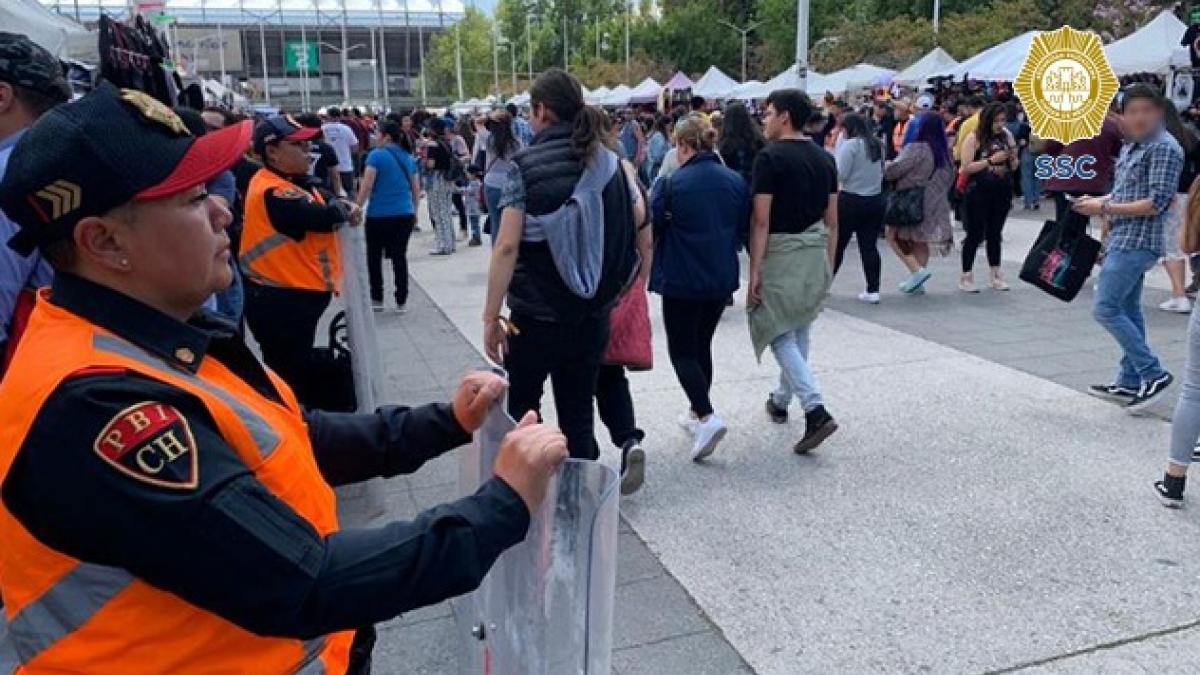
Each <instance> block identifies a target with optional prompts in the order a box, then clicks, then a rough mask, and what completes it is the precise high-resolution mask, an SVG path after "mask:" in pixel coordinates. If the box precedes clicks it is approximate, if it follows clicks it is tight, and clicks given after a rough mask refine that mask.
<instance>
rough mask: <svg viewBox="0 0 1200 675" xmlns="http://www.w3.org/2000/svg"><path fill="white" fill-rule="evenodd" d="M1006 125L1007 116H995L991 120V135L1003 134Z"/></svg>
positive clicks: (1001, 114)
mask: <svg viewBox="0 0 1200 675" xmlns="http://www.w3.org/2000/svg"><path fill="white" fill-rule="evenodd" d="M1006 124H1008V115H1006V114H1004V113H1000V114H999V115H996V119H994V120H992V133H993V134H999V133H1003V132H1004V125H1006Z"/></svg>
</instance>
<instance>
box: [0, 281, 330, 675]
mask: <svg viewBox="0 0 1200 675" xmlns="http://www.w3.org/2000/svg"><path fill="white" fill-rule="evenodd" d="M42 293H43V295H42V296H41V297H39V299H38V303H37V307H36V308H35V309H34V311H33V314H32V316H31V317H30V323H29V327H28V329H27V332H26V334H25V337H24V338H23V339H22V340H21V344H20V346H19V347H18V348H17V358H16V359H15V360H14V361H13V365H12V367H11V369H10V370H9V371H8V374H7V376H6V377H5V379H4V382H3V384H0V482H2V481H3V480H4V478H5V477H6V476H7V475H8V472H9V469H10V467H11V466H12V462H13V459H14V457H15V456H16V454H17V451H18V450H19V449H20V447H21V444H22V442H23V440H24V439H25V436H26V434H27V433H28V431H29V429H30V428H31V427H32V425H33V423H34V420H35V418H36V416H37V414H38V411H39V410H40V409H41V407H42V405H43V404H44V402H45V401H46V399H47V398H48V397H49V396H50V395H51V393H53V392H54V390H55V389H57V388H58V386H59V384H60V383H61V382H63V381H64V380H65V379H67V378H69V377H70V376H71V375H72V374H73V373H78V372H79V371H81V370H83V369H85V368H92V367H119V368H124V369H126V370H129V371H133V372H136V373H139V374H141V375H144V376H146V377H149V378H152V379H154V380H157V381H159V382H163V383H165V384H168V385H170V386H173V387H177V388H179V389H182V390H184V391H186V392H188V393H190V394H192V395H193V396H195V397H196V398H198V399H199V400H200V401H202V402H203V403H204V406H205V407H206V408H207V409H208V412H209V413H210V414H211V415H212V418H213V419H214V420H215V421H216V424H217V427H218V428H219V430H220V432H221V435H222V436H223V437H224V438H225V440H226V441H227V442H228V443H229V445H230V446H231V447H232V448H233V449H234V451H236V452H237V454H238V456H239V457H240V458H241V460H242V461H243V462H245V464H246V466H247V467H249V469H250V470H251V471H252V472H253V473H254V476H255V477H256V478H257V479H258V480H259V481H260V482H261V483H262V484H263V485H265V486H266V487H267V489H268V490H270V491H271V492H272V493H273V494H274V495H275V496H276V497H278V498H279V499H281V500H282V501H283V502H284V503H286V504H288V505H289V506H290V507H291V508H292V509H293V510H294V511H295V512H296V513H298V514H300V516H301V517H302V518H304V519H305V520H307V521H308V522H309V523H311V524H312V526H313V527H314V528H315V529H316V530H317V531H318V532H319V533H320V534H321V535H322V536H324V535H328V534H329V533H331V532H334V531H336V530H337V529H338V523H337V514H336V511H335V505H334V495H333V490H332V489H331V488H330V487H329V485H328V484H327V483H326V482H325V481H324V479H323V478H322V477H321V474H320V471H319V470H318V468H317V463H316V459H315V457H314V456H313V450H312V445H311V443H310V441H309V437H308V430H307V427H306V425H305V422H304V419H303V417H302V416H301V413H300V407H299V405H298V404H297V403H296V399H295V397H294V396H293V395H292V392H291V390H290V389H288V387H287V385H286V384H284V383H283V381H282V380H280V379H279V378H278V377H275V376H274V374H272V375H271V379H272V381H273V382H274V384H275V387H276V388H277V389H278V390H279V391H280V392H281V393H282V394H283V398H284V400H285V402H286V405H279V404H278V403H275V402H272V401H269V400H267V399H265V398H263V397H262V396H261V395H260V394H258V393H257V392H255V391H254V390H253V389H252V388H251V386H250V385H249V384H246V383H245V382H244V381H243V380H241V379H240V378H238V377H237V376H236V375H234V374H233V373H232V372H231V371H230V370H229V369H227V368H226V367H225V366H223V365H222V364H221V363H219V362H218V361H217V360H216V359H204V360H203V361H202V362H201V365H200V369H199V370H198V371H197V373H196V374H194V375H193V374H191V373H189V372H186V371H182V370H178V369H175V368H173V367H171V366H168V365H167V364H166V363H164V362H163V361H161V360H160V359H158V358H157V357H155V356H153V355H151V354H150V353H148V352H146V351H143V350H142V349H140V348H139V347H136V346H134V345H133V344H131V343H129V342H127V341H125V340H123V339H121V338H119V337H117V336H115V335H113V334H111V333H109V332H107V331H105V330H103V329H101V328H98V327H97V326H95V325H93V324H91V323H89V322H88V321H86V320H85V319H82V318H80V317H78V316H76V315H74V314H72V313H70V312H68V311H67V310H65V309H62V308H60V307H56V306H55V305H53V304H51V303H50V302H48V301H47V299H46V296H45V295H44V294H45V291H43V292H42ZM34 451H35V452H36V451H44V452H53V451H54V448H38V449H35V450H34ZM55 498H57V499H70V498H71V496H70V495H58V496H57V497H55ZM118 526H120V527H136V526H137V524H136V523H123V524H120V525H118ZM0 594H2V595H3V598H4V619H5V622H6V623H7V632H4V631H0V673H5V674H7V673H13V672H16V673H28V674H30V675H36V674H39V673H54V674H56V675H57V674H58V673H121V675H151V674H160V673H172V674H186V673H197V674H199V673H231V674H232V673H239V674H240V673H246V674H250V673H254V674H258V673H263V674H268V675H274V674H276V673H279V674H283V673H301V674H303V675H318V674H319V675H335V674H336V675H343V674H344V673H345V672H346V669H347V668H348V666H349V658H350V657H349V654H350V643H351V641H352V639H353V633H352V632H340V633H333V634H330V635H326V636H323V637H320V638H315V639H311V640H298V639H287V638H271V637H261V636H258V635H255V634H253V633H251V632H249V631H246V630H244V629H242V628H240V627H238V626H236V625H234V624H233V623H230V622H229V621H227V620H225V619H223V618H221V617H220V616H217V615H216V614H213V613H212V612H209V611H207V610H204V609H201V608H199V607H196V606H195V605H192V604H190V603H188V602H187V601H185V600H183V599H182V598H180V597H178V596H176V595H174V594H172V593H169V592H166V591H163V590H160V589H158V588H155V587H152V586H150V585H149V584H147V583H146V582H144V581H142V580H140V579H138V578H137V577H135V576H133V575H131V574H130V573H129V572H127V571H125V570H124V569H121V568H116V567H108V566H105V565H99V564H95V563H91V562H85V561H82V560H78V559H76V558H73V557H71V556H69V555H66V554H64V553H62V552H60V551H57V550H55V549H53V548H50V547H48V546H46V545H45V544H42V543H41V542H39V541H38V540H37V539H35V538H34V537H33V535H31V534H30V533H29V532H28V531H27V530H26V529H25V528H24V527H23V526H22V525H21V523H20V522H19V521H18V520H17V519H16V518H14V517H13V515H12V514H11V513H10V512H9V511H8V510H7V509H6V508H4V505H3V503H2V502H0Z"/></svg>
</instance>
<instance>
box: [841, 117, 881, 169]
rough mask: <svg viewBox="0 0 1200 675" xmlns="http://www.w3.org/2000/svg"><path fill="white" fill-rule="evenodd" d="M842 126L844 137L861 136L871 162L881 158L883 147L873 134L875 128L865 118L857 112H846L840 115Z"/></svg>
mask: <svg viewBox="0 0 1200 675" xmlns="http://www.w3.org/2000/svg"><path fill="white" fill-rule="evenodd" d="M842 127H843V128H845V129H846V138H847V139H851V138H861V139H862V142H863V144H864V145H865V146H866V148H867V157H868V158H869V159H870V160H871V161H872V162H878V161H879V160H881V159H883V147H882V144H880V142H879V139H878V138H877V137H876V136H875V129H874V128H873V127H872V126H871V123H870V122H868V121H867V118H866V117H864V116H862V115H859V114H858V113H846V114H845V115H843V116H842Z"/></svg>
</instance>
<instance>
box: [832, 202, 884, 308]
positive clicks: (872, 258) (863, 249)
mask: <svg viewBox="0 0 1200 675" xmlns="http://www.w3.org/2000/svg"><path fill="white" fill-rule="evenodd" d="M837 204H838V241H837V255H836V256H834V261H833V273H834V274H835V275H836V274H837V273H838V270H840V269H841V268H842V259H843V258H844V257H845V256H846V248H847V247H848V246H850V237H851V236H853V237H854V238H855V239H857V240H858V254H859V255H860V256H862V261H863V276H865V277H866V279H867V292H868V293H878V292H879V272H880V268H881V267H882V264H883V263H882V261H881V260H880V258H879V246H878V244H879V233H880V232H881V231H882V229H883V212H884V208H885V206H884V198H883V195H873V196H870V197H865V196H863V195H856V194H852V193H849V192H839V193H838V202H837Z"/></svg>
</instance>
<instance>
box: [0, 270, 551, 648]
mask: <svg viewBox="0 0 1200 675" xmlns="http://www.w3.org/2000/svg"><path fill="white" fill-rule="evenodd" d="M51 301H52V302H53V303H55V304H56V305H59V306H61V307H63V308H65V309H67V310H69V311H71V312H73V313H75V314H77V315H79V316H82V317H84V318H86V319H87V320H88V321H90V322H92V323H94V324H96V325H98V326H101V327H103V328H105V329H107V330H109V331H112V332H113V333H115V334H116V335H119V336H120V337H122V338H124V339H126V340H128V341H130V342H132V343H134V344H135V345H137V346H139V347H141V348H142V349H144V350H145V351H146V352H148V353H149V354H151V355H153V356H155V357H157V358H159V359H162V361H164V362H165V363H167V364H168V365H169V366H171V367H173V368H178V369H181V370H184V371H188V372H195V371H196V370H197V369H198V368H199V365H200V363H201V362H202V360H203V359H217V360H219V361H220V362H221V363H223V364H224V365H225V366H226V367H228V368H229V369H230V370H232V371H233V372H234V373H236V374H237V375H238V376H239V377H241V378H243V379H244V380H245V381H246V382H247V383H249V384H250V385H251V386H253V387H254V389H255V390H257V391H258V393H260V394H261V395H262V396H263V397H264V398H267V399H271V400H273V401H276V402H280V401H281V398H280V395H279V393H278V392H277V391H276V390H275V388H274V386H273V385H272V384H271V381H270V380H269V379H268V377H267V376H266V372H265V371H264V369H263V366H262V365H260V364H259V362H258V360H257V359H256V358H255V356H254V355H253V354H252V353H251V352H250V351H249V349H247V347H246V345H245V343H244V342H243V341H242V339H241V337H239V336H238V335H237V334H236V332H235V331H234V329H233V326H231V325H229V324H227V323H224V322H223V321H222V320H221V319H219V318H217V317H214V316H212V315H208V314H201V315H198V316H197V317H195V318H194V319H193V320H192V321H190V322H189V323H187V324H184V323H180V322H179V321H176V320H175V319H173V318H171V317H168V316H167V315H165V314H162V313H160V312H158V311H156V310H154V309H151V308H150V307H148V306H146V305H144V304H141V303H139V302H137V301H135V300H132V299H131V298H129V297H127V296H125V295H122V294H120V293H117V292H116V291H113V290H110V289H108V288H105V287H102V286H98V285H96V284H93V283H91V282H88V281H85V280H83V279H81V278H79V277H75V276H71V275H69V274H59V275H58V276H57V277H56V279H55V281H54V286H53V288H52V291H51ZM188 350H190V352H191V354H193V355H195V358H193V359H191V361H192V362H191V363H184V362H182V361H180V360H179V359H178V358H177V357H176V355H177V354H184V355H187V354H188ZM147 402H150V403H161V404H164V405H166V406H170V407H171V408H174V409H175V410H176V411H178V413H179V414H180V415H181V416H182V417H183V418H184V419H186V421H187V425H188V426H189V427H190V429H191V431H192V435H193V436H194V439H195V447H196V451H197V454H198V457H199V470H198V474H199V478H198V483H197V485H196V487H195V488H194V489H188V490H180V489H178V488H177V487H175V488H172V487H162V486H157V485H154V484H151V483H148V482H146V481H144V480H140V479H139V478H138V477H137V476H136V475H134V474H132V473H129V472H124V471H119V470H118V469H117V468H115V467H114V465H113V464H112V463H110V462H107V461H105V459H103V458H102V457H101V456H100V455H99V454H97V452H95V451H94V450H93V445H94V443H95V441H96V440H97V437H98V435H100V434H101V432H103V431H104V429H105V427H106V425H108V423H109V422H110V420H113V419H114V418H115V416H117V415H118V414H119V413H121V412H122V411H125V410H127V409H129V408H130V407H131V406H137V405H141V404H145V403H147ZM306 420H307V422H308V430H309V436H310V438H311V440H312V445H313V451H314V452H315V454H316V460H317V464H318V465H319V467H320V470H321V473H322V475H323V476H324V477H325V479H326V480H327V481H328V482H329V483H330V484H331V485H334V486H337V485H347V484H350V483H356V482H359V481H364V480H367V479H370V478H374V477H377V476H383V477H390V476H395V475H397V474H404V473H411V472H413V471H416V470H417V469H418V468H420V467H421V465H422V464H423V463H424V462H426V461H428V460H430V459H432V458H435V457H437V456H439V455H441V454H442V453H444V452H446V451H448V450H450V449H452V448H454V447H457V446H459V445H462V444H464V443H467V442H469V440H470V436H469V435H467V434H466V433H465V432H464V431H463V429H462V428H461V427H460V426H459V425H458V423H457V421H456V420H455V417H454V415H453V413H452V411H451V410H450V407H449V406H447V405H441V404H432V405H426V406H423V407H419V408H404V407H386V408H380V409H379V410H377V411H376V412H375V413H374V414H341V413H327V412H315V411H314V412H310V413H307V414H306ZM2 497H3V499H4V504H5V506H6V507H7V508H8V510H9V511H10V512H11V513H12V514H13V515H14V516H15V517H16V518H17V519H18V520H19V521H20V522H21V524H22V525H24V527H25V528H26V529H28V530H29V532H31V533H32V534H33V535H34V536H35V537H37V538H38V539H39V540H40V541H42V542H43V543H45V544H47V545H48V546H50V547H52V548H54V549H56V550H58V551H61V552H63V553H66V554H68V555H71V556H73V557H76V558H79V559H80V560H83V561H87V562H93V563H97V564H102V565H109V566H114V567H121V568H124V569H126V570H128V571H129V572H130V573H132V574H133V575H135V576H137V577H139V578H140V579H142V580H144V581H146V582H147V583H150V584H152V585H154V586H156V587H158V588H161V589H163V590H166V591H169V592H171V593H174V594H176V595H178V596H179V597H181V598H183V599H184V600H186V601H188V602H190V603H192V604H194V605H197V606H199V607H202V608H204V609H207V610H209V611H212V612H214V613H216V614H218V615H220V616H222V617H224V618H226V619H228V620H229V621H231V622H233V623H235V624H237V625H239V626H241V627H243V628H246V629H248V630H250V631H252V632H255V633H257V634H260V635H270V636H281V637H295V638H301V639H306V638H310V637H314V636H318V635H321V634H325V633H328V632H331V631H335V630H343V629H350V628H354V627H358V626H363V625H366V624H370V623H373V622H377V621H382V620H386V619H389V618H392V617H394V616H396V615H397V614H399V613H401V612H404V611H406V610H410V609H413V608H417V607H421V606H424V605H429V604H433V603H437V602H439V601H441V600H444V599H446V598H448V597H452V596H455V595H459V594H462V593H464V592H467V591H470V590H472V589H474V588H475V587H476V586H477V585H478V584H479V582H480V581H481V580H482V579H483V576H484V574H486V572H487V571H488V569H489V568H490V567H491V565H492V563H493V562H495V560H496V558H497V557H498V556H499V555H500V553H501V552H503V551H504V550H505V549H506V548H508V547H510V546H512V545H514V544H516V543H517V542H519V541H521V540H522V539H523V538H524V536H525V533H526V531H527V529H528V527H529V512H528V510H527V509H526V508H525V505H524V503H523V502H522V501H521V499H520V497H519V496H518V495H517V494H516V493H515V492H514V491H513V490H512V489H511V488H510V487H509V486H508V485H506V484H505V483H504V482H503V481H501V480H499V479H493V480H492V481H490V482H488V483H487V484H485V485H484V486H483V487H482V488H480V490H479V491H478V492H477V493H475V494H474V495H473V496H470V497H467V498H465V499H461V500H459V501H456V502H453V503H450V504H446V505H443V506H439V507H437V508H434V509H431V510H429V511H426V512H424V513H422V514H420V515H419V516H418V517H417V519H416V520H414V521H412V522H392V523H389V524H387V525H384V526H382V527H378V528H373V529H347V530H342V531H339V532H335V533H333V534H330V535H329V536H326V537H321V536H319V535H318V534H317V532H316V531H315V530H314V529H313V527H312V526H311V525H310V524H309V523H308V522H307V521H306V520H305V519H304V518H302V517H301V516H299V515H298V514H297V513H295V512H294V511H293V510H292V509H291V508H290V507H288V506H287V505H286V504H285V503H283V502H282V501H281V500H279V499H278V498H276V497H275V496H274V495H273V494H272V493H271V492H269V491H268V490H267V488H266V487H265V486H264V485H263V484H262V483H260V482H259V481H258V480H257V479H256V478H255V477H254V475H253V474H252V473H251V472H250V471H249V470H248V469H247V467H246V465H245V464H243V463H242V461H241V460H240V459H239V458H238V456H237V454H236V453H235V451H234V450H233V449H232V448H231V447H230V446H229V445H228V444H227V443H226V442H225V439H223V438H222V437H221V434H220V432H219V431H218V428H217V425H216V423H215V422H214V420H213V419H212V417H211V415H210V414H209V413H208V411H207V409H206V408H205V407H204V405H203V404H202V403H201V402H200V401H199V400H198V399H196V398H195V397H193V396H192V395H190V394H188V393H185V392H184V391H182V390H180V389H178V388H175V387H173V386H169V385H166V384H163V383H161V382H158V381H155V380H150V379H147V378H145V377H143V376H141V375H138V374H134V373H131V372H120V371H97V372H88V371H85V372H84V373H82V374H80V375H79V376H78V377H74V378H70V379H68V380H67V381H65V382H63V383H62V384H61V385H60V386H59V387H58V389H57V390H56V391H55V392H54V393H53V394H51V396H50V398H49V399H48V400H47V401H46V403H45V405H44V407H43V408H42V410H41V411H40V412H39V413H38V416H37V419H36V421H35V422H34V425H33V427H32V429H31V430H30V432H29V434H28V435H27V436H26V438H25V442H24V444H23V445H22V446H21V449H20V450H19V452H18V455H17V457H16V459H15V461H14V463H13V465H12V468H11V470H10V472H9V474H8V476H7V478H6V479H5V481H4V484H3V487H2ZM0 545H2V543H0Z"/></svg>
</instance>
